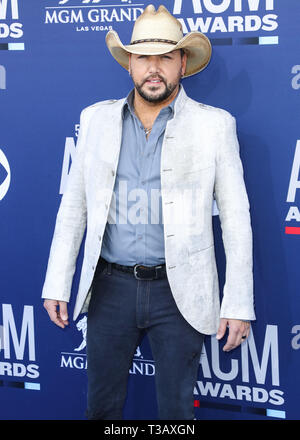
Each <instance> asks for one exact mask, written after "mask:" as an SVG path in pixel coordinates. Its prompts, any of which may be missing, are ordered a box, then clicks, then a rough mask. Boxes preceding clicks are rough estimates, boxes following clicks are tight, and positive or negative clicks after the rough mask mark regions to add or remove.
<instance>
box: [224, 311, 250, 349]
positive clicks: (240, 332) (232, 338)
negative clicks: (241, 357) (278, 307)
mask: <svg viewBox="0 0 300 440" xmlns="http://www.w3.org/2000/svg"><path fill="white" fill-rule="evenodd" d="M227 326H228V327H229V335H228V338H227V341H226V344H225V345H224V347H223V351H230V350H233V349H234V348H236V347H238V346H239V345H240V344H241V343H242V342H243V341H245V340H246V338H248V336H249V333H250V323H249V322H244V321H240V320H239V319H225V318H221V319H220V326H219V330H218V333H217V336H216V338H217V339H222V338H223V336H224V335H225V332H226V328H227Z"/></svg>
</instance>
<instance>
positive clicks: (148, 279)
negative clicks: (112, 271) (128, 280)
mask: <svg viewBox="0 0 300 440" xmlns="http://www.w3.org/2000/svg"><path fill="white" fill-rule="evenodd" d="M138 266H144V265H143V264H135V265H134V266H133V275H134V276H135V278H136V279H137V280H145V281H150V280H154V279H155V278H153V277H151V278H140V277H139V276H138V274H137V268H138Z"/></svg>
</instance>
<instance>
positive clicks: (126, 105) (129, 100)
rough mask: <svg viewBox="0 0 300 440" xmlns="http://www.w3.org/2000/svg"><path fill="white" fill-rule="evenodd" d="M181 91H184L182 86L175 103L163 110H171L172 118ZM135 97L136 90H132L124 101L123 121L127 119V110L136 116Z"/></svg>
mask: <svg viewBox="0 0 300 440" xmlns="http://www.w3.org/2000/svg"><path fill="white" fill-rule="evenodd" d="M181 89H182V85H181V84H179V91H178V93H177V95H176V97H175V98H174V99H173V101H172V102H171V103H170V104H169V105H168V106H167V107H164V108H163V109H162V110H165V109H170V110H171V113H172V116H174V109H175V103H176V100H177V98H178V96H179V94H180V92H181ZM133 97H134V89H132V90H131V91H130V92H129V94H128V95H127V98H126V99H125V101H124V104H123V108H122V117H123V119H124V117H125V113H126V110H127V109H128V110H129V111H130V113H131V115H132V116H133V115H135V112H134V108H133Z"/></svg>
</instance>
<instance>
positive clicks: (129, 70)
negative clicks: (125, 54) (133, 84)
mask: <svg viewBox="0 0 300 440" xmlns="http://www.w3.org/2000/svg"><path fill="white" fill-rule="evenodd" d="M128 73H129V75H131V53H130V54H129V59H128Z"/></svg>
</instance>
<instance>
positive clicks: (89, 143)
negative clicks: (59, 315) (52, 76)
mask: <svg viewBox="0 0 300 440" xmlns="http://www.w3.org/2000/svg"><path fill="white" fill-rule="evenodd" d="M124 101H125V99H120V100H111V101H103V102H98V103H96V104H94V105H92V106H89V107H87V108H85V109H84V110H83V111H82V113H81V118H80V133H79V137H78V142H77V150H76V155H75V158H74V160H73V163H72V167H71V170H70V174H69V176H68V181H67V184H66V188H65V192H64V195H63V197H62V200H61V204H60V208H59V211H58V214H57V219H56V225H55V231H54V236H53V240H52V244H51V250H50V256H49V261H48V267H47V273H46V279H45V283H44V286H43V293H42V298H48V299H56V300H62V301H67V302H68V301H69V299H70V292H71V287H72V281H73V276H74V272H75V269H76V260H77V256H78V252H79V248H80V245H81V242H82V239H83V236H84V232H85V230H86V240H85V246H84V258H83V264H82V270H81V277H80V284H79V291H78V294H77V298H76V304H75V309H74V315H73V319H74V320H75V319H77V317H78V315H79V314H80V313H82V312H86V311H87V306H88V303H89V299H90V295H91V290H92V289H91V285H92V280H93V276H94V272H95V268H96V266H97V262H98V259H99V256H100V252H101V245H102V238H103V234H104V230H105V226H106V222H107V218H108V213H109V208H110V202H111V198H112V192H113V189H114V182H115V178H116V170H117V166H118V157H119V152H120V146H121V136H122V117H121V111H122V106H123V104H124ZM174 111H175V113H174V118H173V119H171V120H169V121H168V123H167V126H166V131H165V136H164V140H163V144H162V153H161V199H162V213H163V219H164V241H165V259H166V268H167V276H168V280H169V284H170V287H171V291H172V294H173V296H174V299H175V301H176V304H177V306H178V309H179V310H180V312H181V313H182V315H183V316H184V318H185V319H186V320H187V321H188V322H189V323H190V324H191V325H192V326H193V327H194V328H195V329H197V330H198V331H199V332H201V333H204V334H214V333H216V332H217V329H218V326H219V319H220V317H224V318H228V319H229V318H231V319H244V320H253V319H255V313H254V306H253V271H252V230H251V220H250V213H249V201H248V197H247V193H246V188H245V183H244V179H243V167H242V163H241V160H240V156H239V144H238V140H237V136H236V125H235V119H234V117H232V116H231V115H230V113H228V112H227V111H225V110H222V109H219V108H215V107H211V106H207V105H203V104H201V103H198V102H196V101H194V100H192V99H191V98H189V97H188V96H187V95H186V93H185V91H184V89H183V87H181V91H180V93H179V96H178V98H177V100H176V103H175V109H174ZM214 198H215V200H216V203H217V206H218V210H219V216H220V222H221V228H222V238H223V244H224V249H225V255H226V274H225V285H224V291H223V297H222V304H221V309H220V300H219V282H218V274H217V267H216V260H215V250H214V236H213V228H212V207H213V199H214ZM195 207H196V210H197V211H196V215H195V212H193V211H192V210H193V209H195Z"/></svg>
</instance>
